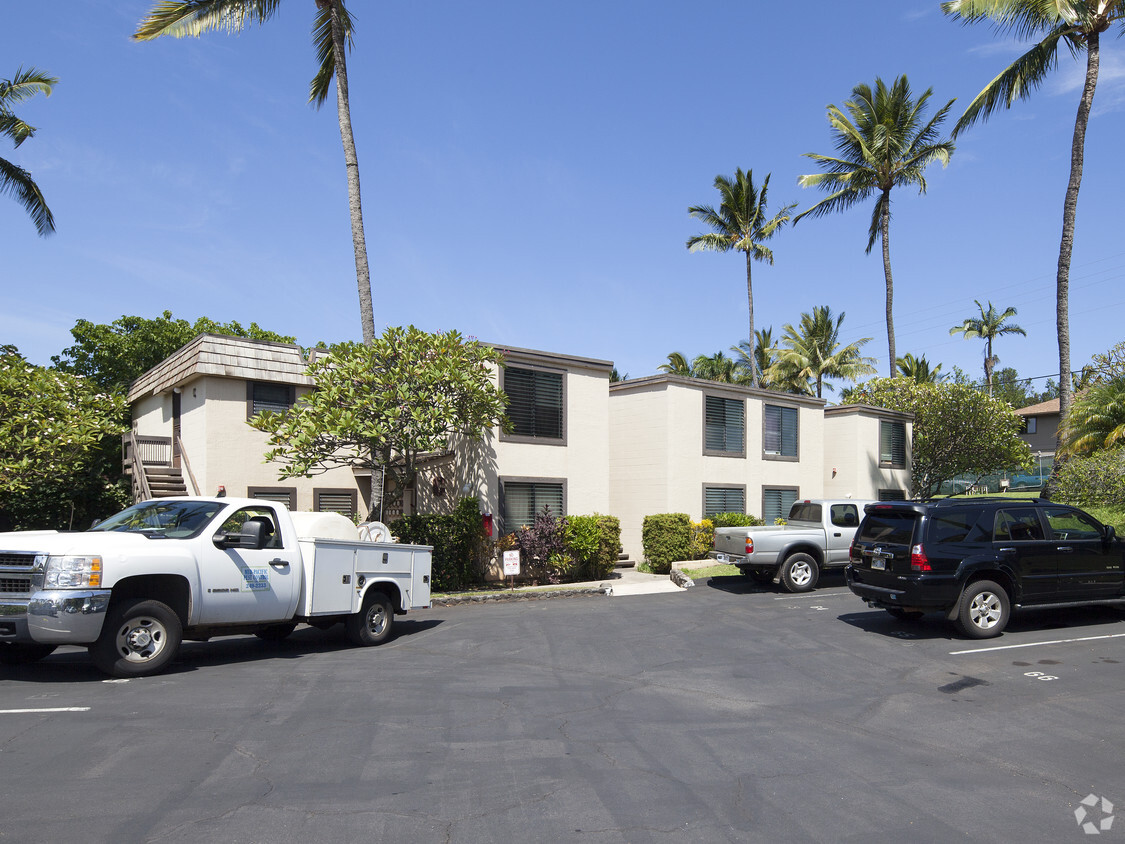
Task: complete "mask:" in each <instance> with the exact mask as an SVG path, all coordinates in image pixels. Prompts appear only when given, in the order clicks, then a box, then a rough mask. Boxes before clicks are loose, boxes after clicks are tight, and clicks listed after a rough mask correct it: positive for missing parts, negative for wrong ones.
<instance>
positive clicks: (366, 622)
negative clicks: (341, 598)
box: [344, 590, 395, 647]
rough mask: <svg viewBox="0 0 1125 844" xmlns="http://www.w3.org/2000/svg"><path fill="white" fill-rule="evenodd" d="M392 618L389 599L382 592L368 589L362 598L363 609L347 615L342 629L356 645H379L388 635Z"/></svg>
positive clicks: (393, 616)
mask: <svg viewBox="0 0 1125 844" xmlns="http://www.w3.org/2000/svg"><path fill="white" fill-rule="evenodd" d="M394 618H395V611H394V609H393V608H392V607H391V599H390V598H388V597H387V596H386V595H385V594H383V593H382V592H377V591H374V590H369V591H368V593H367V595H366V597H365V598H364V599H363V609H361V610H360V611H359V612H357V613H355V614H353V615H349V616H348V617H347V619H346V620H345V621H344V629H345V630H347V633H348V638H349V639H350V640H351V641H352V642H353V643H354V644H356V645H362V646H364V647H367V646H369V645H380V644H382V643H383V642H385V641H387V639H388V638H389V637H390V635H391V628H392V627H394Z"/></svg>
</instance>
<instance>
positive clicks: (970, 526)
mask: <svg viewBox="0 0 1125 844" xmlns="http://www.w3.org/2000/svg"><path fill="white" fill-rule="evenodd" d="M980 520H981V519H980V511H978V510H962V511H960V512H953V513H935V514H934V515H932V516H930V519H929V522H930V533H929V538H928V540H927V541H928V542H933V543H934V544H935V545H954V544H957V543H960V542H988V540H989V536H988V520H987V519H985V520H984V529H983V530H982V529H981V527H980V525H978V521H980Z"/></svg>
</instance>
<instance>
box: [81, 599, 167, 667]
mask: <svg viewBox="0 0 1125 844" xmlns="http://www.w3.org/2000/svg"><path fill="white" fill-rule="evenodd" d="M182 639H183V627H182V625H181V624H180V617H179V616H178V615H176V613H175V612H173V611H172V608H171V607H169V606H168V605H167V604H162V603H160V601H146V600H143V599H139V598H134V599H132V600H127V601H122V602H121V603H119V604H117V605H116V606H112V607H110V610H109V614H108V615H107V616H106V620H105V625H104V626H103V627H102V633H101V635H100V636H99V637H98V641H96V642H94V644H92V645H90V657H91V658H92V659H93V660H94V665H96V666H97V667H98V668H100V669H101V670H102V671H104V672H105V673H106V674H109V675H112V676H113V677H144V676H145V675H147V674H156V673H157V672H159V671H162V670H163V669H164V667H165V666H166V665H167V664H168V663H169V662H171V661H172V658H173V657H174V656H175V655H176V651H178V650H179V648H180V642H181V640H182Z"/></svg>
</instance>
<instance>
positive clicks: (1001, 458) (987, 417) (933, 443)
mask: <svg viewBox="0 0 1125 844" xmlns="http://www.w3.org/2000/svg"><path fill="white" fill-rule="evenodd" d="M848 399H849V401H852V402H855V403H857V404H869V405H873V406H875V407H885V408H888V409H890V410H899V411H902V412H904V413H912V414H914V436H913V440H912V443H913V446H912V448H911V467H910V468H911V489H912V491H913V494H914V495H915V496H916V497H918V498H921V499H923V500H924V499H928V498H933V497H934V496H935V495H937V494H938V492H939V491H940V490H941V485H942V483H943V482H945V481H949V480H953V479H954V478H956V477H958V476H960V475H965V474H975V475H977V476H982V475H986V474H988V473H989V472H992V471H995V470H996V469H998V468H1005V467H1014V466H1021V467H1025V468H1028V469H1030V468H1031V449H1030V447H1029V446H1028V444H1027V443H1026V442H1024V441H1023V440H1022V439H1020V436H1019V431H1020V426H1021V424H1022V419H1021V418H1020V416H1019V414H1017V413H1016V412H1015V410H1014V409H1013V408H1011V407H1010V406H1008V405H1007V404H1005V403H1004V402H1001V401H998V400H996V399H994V398H992V397H991V396H986V395H985V394H984V393H982V392H980V390H977V389H974V388H972V387H969V386H966V385H964V384H919V383H917V382H916V381H914V380H912V379H910V378H875V379H872V380H871V381H868V382H867V383H865V384H860V385H858V386H857V387H856V388H855V389H853V390H849V391H848Z"/></svg>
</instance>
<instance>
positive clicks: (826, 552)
mask: <svg viewBox="0 0 1125 844" xmlns="http://www.w3.org/2000/svg"><path fill="white" fill-rule="evenodd" d="M867 503H869V502H867V501H853V500H851V499H839V500H813V499H806V500H804V501H794V502H793V506H792V507H790V508H789V519H788V520H787V524H784V525H765V526H762V527H732V528H716V529H715V540H714V544H713V550H712V551H711V553H710V554H708V556H709V557H710V558H711V559H713V560H715V561H717V562H720V563H730V564H732V565H735V566H738V568H739V569H741V571H742V573H743V574H745V575H748V576H749V577H750V578H752V579H753V580H755V581H756V582H758V583H770V582H773V583H780V584H781V585H782V586H784V587H785V588H786V589H787V590H789V591H790V592H808V591H809V590H810V589H812V588H813V587H815V586H816V584H817V581H818V580H819V579H820V573H821V571H823V570H824V569H830V568H840V567H843V566H846V565H847V564H848V549H849V548H850V546H851V542H852V537H854V536H855V532H856V528H858V527H859V521H860V516H861V513H862V508H863V506H864V505H865V504H867Z"/></svg>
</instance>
